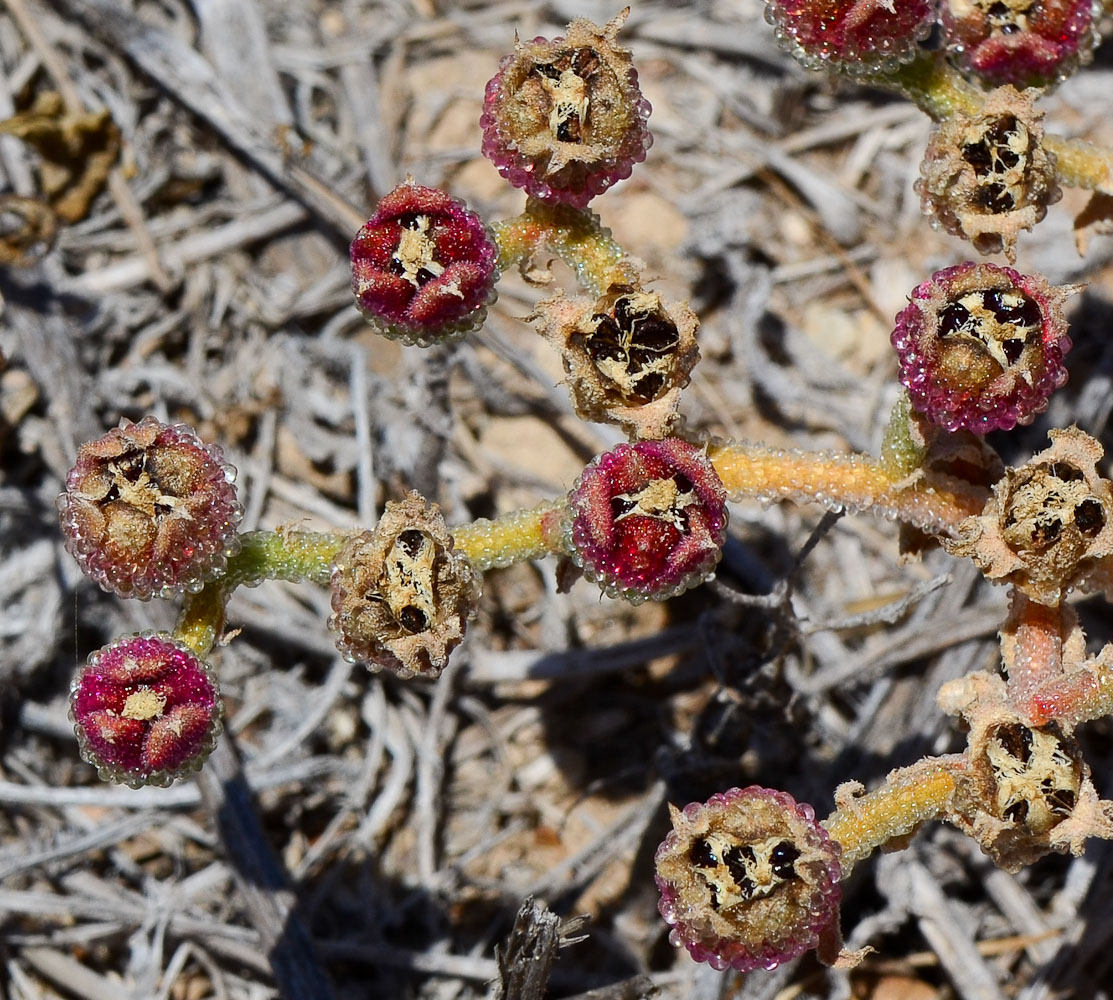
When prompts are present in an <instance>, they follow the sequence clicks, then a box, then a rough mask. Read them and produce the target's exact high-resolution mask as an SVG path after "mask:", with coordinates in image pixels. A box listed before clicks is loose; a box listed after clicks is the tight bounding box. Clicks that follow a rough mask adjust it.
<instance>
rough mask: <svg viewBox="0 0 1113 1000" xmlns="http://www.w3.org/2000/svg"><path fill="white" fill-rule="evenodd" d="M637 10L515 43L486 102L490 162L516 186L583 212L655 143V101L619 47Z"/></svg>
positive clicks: (486, 142)
mask: <svg viewBox="0 0 1113 1000" xmlns="http://www.w3.org/2000/svg"><path fill="white" fill-rule="evenodd" d="M629 12H630V9H629V8H628V7H627V8H626V9H625V10H624V11H623V12H622V13H620V14H619V15H618V16H617V17H616V18H614V19H613V20H612V21H610V22H609V23H608V24H606V25H605V26H603V27H602V28H600V27H599V26H598V25H596V24H592V23H591V22H590V21H586V20H584V19H583V18H577V19H576V20H574V21H573V22H572V23H571V24H569V25H568V33H567V34H566V35H565V36H564V37H562V38H554V39H551V40H550V39H546V38H535V39H533V40H532V41H529V42H518V43H517V44H516V45H515V47H514V51H513V53H511V54H510V55H508V56H505V57H504V58H503V60H502V61H501V62H500V63H499V71H498V73H497V74H496V75H495V76H494V77H493V78H492V79H491V81H490V82H489V83H488V84H487V91H486V96H485V98H484V102H483V116H482V118H481V119H480V125H481V126H482V128H483V155H484V156H486V157H487V159H489V160H490V161H491V162H492V163H494V165H495V167H496V168H497V169H498V172H499V173H500V174H502V176H503V177H505V178H506V180H508V181H509V182H510V183H511V184H513V185H514V186H515V187H520V188H524V189H525V190H526V192H527V193H528V194H531V195H533V196H534V197H536V198H541V199H543V200H545V201H556V202H563V203H566V204H570V205H575V206H576V207H578V208H583V207H584V206H585V205H586V204H587V203H588V202H589V201H590V200H591V199H592V198H593V197H595V195H597V194H601V193H602V192H603V191H605V190H607V188H609V187H611V186H612V185H613V184H615V183H616V182H617V181H619V180H622V179H623V178H625V177H629V176H630V172H631V171H632V170H633V167H634V164H635V163H640V162H641V161H642V160H644V159H645V155H646V151H647V150H648V149H649V146H650V144H651V143H652V137H651V136H650V134H649V129H648V128H647V126H646V122H647V121H648V119H649V112H650V107H649V102H648V101H647V100H646V99H645V98H644V97H642V93H641V89H640V88H639V87H638V74H637V71H636V70H635V69H634V66H633V63H632V62H631V59H630V52H629V50H627V49H624V48H620V47H619V46H618V44H617V42H616V36H617V35H618V30H619V28H621V27H622V24H623V22H625V20H626V16H627V15H628V14H629Z"/></svg>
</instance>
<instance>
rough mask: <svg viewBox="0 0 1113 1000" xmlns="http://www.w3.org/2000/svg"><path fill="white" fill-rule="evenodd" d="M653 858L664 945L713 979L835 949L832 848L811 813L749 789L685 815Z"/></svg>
mask: <svg viewBox="0 0 1113 1000" xmlns="http://www.w3.org/2000/svg"><path fill="white" fill-rule="evenodd" d="M669 812H670V815H671V817H672V826H673V829H672V832H671V833H670V834H669V835H668V836H667V837H666V838H665V840H664V842H663V843H662V844H661V846H660V847H659V848H658V849H657V854H656V857H655V859H654V860H655V864H656V869H657V874H656V879H657V888H658V889H659V890H660V892H661V901H660V903H659V904H658V907H659V909H660V911H661V916H663V917H664V918H665V920H666V921H667V922H668V923H669V924H670V925H671V927H672V931H671V932H670V934H669V940H670V941H671V942H672V943H673V944H674V945H676V946H683V947H685V948H687V949H688V952H689V953H690V954H691V956H692V958H694V959H695V960H696V961H697V962H708V963H710V964H711V965H712V966H714V967H715V968H716V969H726V968H728V967H731V968H735V969H737V970H738V971H740V972H749V971H750V970H752V969H775V968H776V967H777V966H778V965H781V964H782V963H783V962H787V961H788V960H789V959H792V958H795V957H796V956H798V955H802V954H803V953H804V952H806V951H809V950H810V949H812V948H814V947H816V946H817V945H818V944H819V942H820V937H821V935H823V934H828V935H831V936H833V939H834V940H837V921H838V906H839V901H840V900H841V899H842V889H841V886H840V879H841V877H842V874H841V871H840V868H839V846H838V844H836V843H834V842H833V841H832V840H831V838H830V836H829V835H828V833H827V831H826V830H825V829H824V828H823V827H822V826H820V824H819V823H818V822H817V821H816V818H815V812H814V810H813V809H812V807H811V806H809V805H807V804H804V803H797V802H796V800H795V799H793V798H792V796H790V795H788V794H786V793H785V792H778V791H774V790H773V789H770V788H759V787H758V786H757V785H751V786H750V787H748V788H732V789H730V790H729V791H726V792H722V793H720V794H717V795H712V796H711V798H710V799H708V801H707V802H705V803H698V802H693V803H690V804H689V805H687V806H685V807H684V809H677V808H676V807H675V806H670V807H669Z"/></svg>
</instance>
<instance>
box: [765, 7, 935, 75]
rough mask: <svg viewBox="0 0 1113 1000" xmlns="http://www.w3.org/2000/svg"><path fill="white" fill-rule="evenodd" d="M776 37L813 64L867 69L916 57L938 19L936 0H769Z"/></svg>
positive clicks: (855, 70)
mask: <svg viewBox="0 0 1113 1000" xmlns="http://www.w3.org/2000/svg"><path fill="white" fill-rule="evenodd" d="M765 19H766V20H767V21H768V22H769V23H770V24H771V25H773V30H774V32H775V33H776V36H777V40H778V41H779V42H780V43H781V44H782V45H783V46H784V47H785V48H787V49H788V51H789V52H791V53H792V55H793V56H794V57H795V58H796V59H798V60H799V61H800V62H801V63H803V64H804V65H805V66H807V67H808V68H809V69H820V68H830V69H837V70H840V71H842V72H844V73H852V74H858V73H866V72H877V71H878V70H881V69H884V68H886V67H889V66H892V65H893V64H895V63H900V62H905V61H906V60H908V59H911V58H912V57H913V56H914V55H915V54H916V51H917V46H918V44H919V42H920V41H922V40H923V39H924V38H926V37H927V35H928V33H929V32H930V31H931V26H932V24H933V23H934V21H935V5H934V3H933V2H932V0H898V2H897V3H893V0H766V3H765Z"/></svg>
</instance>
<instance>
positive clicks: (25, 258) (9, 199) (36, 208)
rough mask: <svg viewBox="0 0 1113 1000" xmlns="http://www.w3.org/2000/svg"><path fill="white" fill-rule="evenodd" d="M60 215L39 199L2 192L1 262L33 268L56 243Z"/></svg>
mask: <svg viewBox="0 0 1113 1000" xmlns="http://www.w3.org/2000/svg"><path fill="white" fill-rule="evenodd" d="M57 232H58V217H57V216H56V215H55V214H54V210H53V209H52V208H51V207H50V206H49V205H47V204H46V203H45V202H42V201H39V200H38V199H37V198H20V197H19V196H18V195H14V194H8V195H0V264H6V265H8V266H10V267H30V266H31V265H32V264H34V263H35V262H36V261H37V260H38V259H39V258H40V257H41V256H42V255H43V254H44V253H46V251H47V250H49V249H50V246H51V244H52V243H53V242H54V237H55V235H56V234H57Z"/></svg>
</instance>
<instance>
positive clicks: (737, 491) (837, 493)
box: [708, 441, 985, 534]
mask: <svg viewBox="0 0 1113 1000" xmlns="http://www.w3.org/2000/svg"><path fill="white" fill-rule="evenodd" d="M708 456H709V457H710V459H711V463H712V464H713V465H714V466H715V471H716V472H718V474H719V478H720V479H722V481H723V485H724V486H725V487H726V490H727V494H728V495H729V496H730V498H731V499H732V500H741V499H744V498H747V497H748V498H752V499H757V500H766V501H772V500H792V501H795V502H796V503H809V502H814V503H820V504H822V505H823V506H825V507H827V508H828V509H829V510H849V511H870V512H871V513H874V514H880V515H881V516H882V517H889V518H896V519H899V520H901V521H905V522H906V523H908V524H911V525H914V526H916V527H917V528H920V529H921V530H923V531H927V532H930V533H932V534H950V533H952V532H953V531H954V530H955V528H957V527H958V525H959V524H960V523H961V522H962V521H963V520H964V519H965V518H967V517H969V516H970V515H972V514H978V513H980V512H981V510H982V507H983V506H984V504H985V493H984V491H981V490H979V489H976V488H974V487H971V490H970V493H969V494H967V493H964V492H956V491H955V490H953V489H950V488H949V487H947V486H945V485H943V484H942V483H940V482H935V483H933V482H931V481H929V480H927V479H926V478H924V479H918V480H913V481H911V482H910V483H909V482H907V480H901V479H898V478H897V477H896V475H895V474H894V473H893V472H891V471H889V470H887V469H886V468H885V466H883V465H882V464H881V462H879V461H878V460H877V459H874V458H871V457H870V456H868V455H857V454H844V453H840V452H806V451H796V450H786V449H781V448H769V447H766V446H765V445H759V444H748V443H745V442H735V441H727V442H720V443H716V444H712V445H711V446H710V447H709V449H708Z"/></svg>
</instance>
